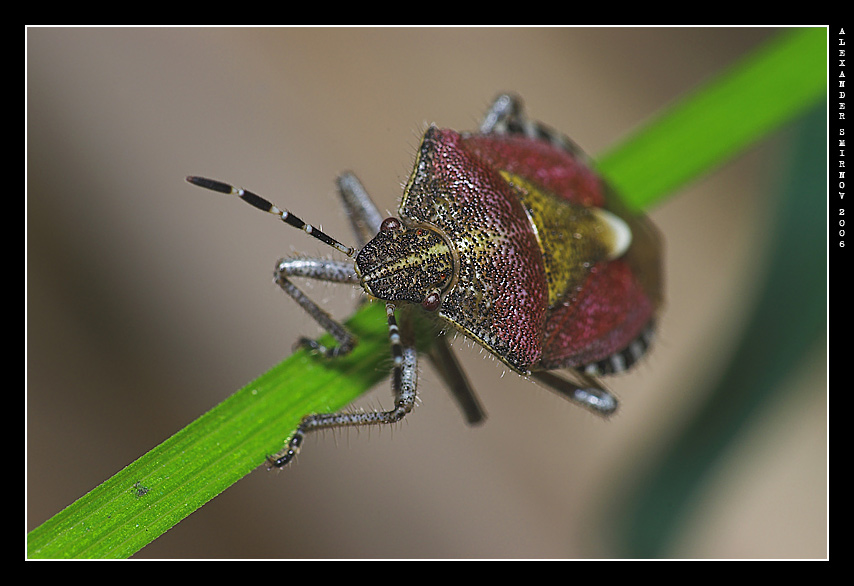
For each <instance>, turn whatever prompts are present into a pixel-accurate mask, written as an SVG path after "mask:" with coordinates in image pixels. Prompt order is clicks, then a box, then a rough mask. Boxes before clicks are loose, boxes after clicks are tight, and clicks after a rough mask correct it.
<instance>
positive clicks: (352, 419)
mask: <svg viewBox="0 0 854 586" xmlns="http://www.w3.org/2000/svg"><path fill="white" fill-rule="evenodd" d="M386 315H387V316H388V334H389V341H390V343H391V354H392V358H393V359H394V370H393V372H392V377H391V390H392V394H393V396H394V408H393V409H391V410H389V411H362V412H357V413H320V414H313V415H307V416H305V417H304V418H303V420H302V422H300V424H299V427H298V428H297V430H296V431H295V432H294V435H293V436H291V439H290V440H288V445H287V447H286V448H285V449H284V450H283V451H281V452H279V453H278V454H275V455H272V456H268V457H267V463H268V467H271V468H272V467H276V468H281V467H283V466H286V465H287V464H288V463H289V462H290V461H291V460H293V458H294V456H296V455H297V454H298V453H299V451H300V448H301V447H302V443H303V441H304V440H305V434H306V433H308V432H310V431H315V430H318V429H330V428H335V427H354V426H362V425H376V424H383V423H395V422H397V421H400V420H401V419H403V418H404V417H405V416H406V414H407V413H409V412H410V411H412V408H413V407H414V406H415V397H416V387H417V384H418V357H417V354H416V351H415V345H414V343H413V342H412V339H411V335H410V334H411V332H410V331H409V328H408V327H407V328H406V331H405V332H404V334H405V335H402V334H401V331H400V328H399V327H398V325H397V321H396V320H395V317H394V305H393V304H391V303H389V304H387V305H386Z"/></svg>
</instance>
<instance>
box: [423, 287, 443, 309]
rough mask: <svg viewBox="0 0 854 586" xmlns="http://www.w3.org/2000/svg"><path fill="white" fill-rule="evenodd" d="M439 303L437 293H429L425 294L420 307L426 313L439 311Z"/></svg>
mask: <svg viewBox="0 0 854 586" xmlns="http://www.w3.org/2000/svg"><path fill="white" fill-rule="evenodd" d="M441 302H442V298H441V297H440V296H439V292H438V291H431V292H430V293H428V294H427V297H425V298H424V301H422V302H421V307H423V308H424V309H426V310H427V311H436V310H437V309H439V304H440V303H441Z"/></svg>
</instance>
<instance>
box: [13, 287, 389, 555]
mask: <svg viewBox="0 0 854 586" xmlns="http://www.w3.org/2000/svg"><path fill="white" fill-rule="evenodd" d="M348 326H349V327H350V328H351V330H352V331H353V332H354V333H355V334H356V335H357V336H359V340H360V343H359V345H358V347H357V348H356V349H355V350H354V351H353V352H352V353H351V354H350V355H349V356H347V357H346V358H342V359H340V360H335V361H332V362H326V363H322V362H323V361H321V360H318V359H317V357H314V356H311V355H309V354H308V353H306V352H304V351H300V352H297V353H295V354H294V355H293V356H291V357H290V358H288V359H287V360H285V361H284V362H282V363H281V364H279V365H278V366H276V367H274V368H273V369H272V370H270V371H269V372H267V373H266V374H264V375H262V376H260V377H259V378H258V379H257V380H255V381H253V382H252V383H250V384H249V385H247V386H246V387H244V388H243V389H241V390H240V391H238V392H237V393H235V394H234V395H232V396H231V397H229V398H228V399H226V400H225V401H223V402H222V403H220V404H219V405H217V406H216V407H214V408H213V409H212V410H211V411H209V412H208V413H206V414H205V415H203V416H201V417H200V418H199V419H197V420H196V421H194V422H192V423H190V424H189V425H188V426H187V427H185V428H184V429H182V430H181V431H179V432H178V433H176V434H175V435H174V436H172V437H171V438H169V439H167V440H166V441H165V442H163V443H162V444H160V445H159V446H157V447H156V448H154V449H153V450H151V451H150V452H148V453H147V454H145V455H143V456H142V457H141V458H139V459H138V460H136V461H135V462H133V463H131V464H130V465H129V466H127V467H126V468H124V469H123V470H121V471H119V472H118V473H117V474H116V475H115V476H113V477H112V478H110V479H109V480H107V481H105V482H104V483H103V484H101V485H100V486H98V487H96V488H95V489H93V490H92V491H91V492H89V493H88V494H86V495H84V496H83V497H81V498H80V499H78V500H77V501H76V502H74V503H73V504H72V505H71V506H69V507H67V508H66V509H64V510H62V511H60V512H59V513H58V514H56V515H55V516H54V517H52V518H51V519H49V520H47V521H46V522H45V523H43V524H42V525H40V526H39V527H37V528H36V529H34V530H33V531H32V532H31V533H30V534H29V536H28V541H27V555H28V556H29V557H31V558H72V557H76V558H124V557H128V556H130V555H132V554H133V553H135V552H136V551H139V550H140V549H141V548H142V547H144V546H145V545H146V544H148V543H149V542H151V541H152V540H153V539H155V538H157V537H158V536H160V535H161V534H163V533H165V532H166V531H167V530H169V529H170V528H171V527H173V526H174V525H176V524H177V523H178V522H179V521H181V520H182V519H183V518H184V517H186V516H188V515H189V514H190V513H192V512H193V511H195V510H196V509H198V508H199V507H201V506H202V505H204V504H205V503H206V502H207V501H209V500H210V499H212V498H214V497H215V496H216V495H218V494H219V493H220V492H222V491H223V490H225V489H226V488H228V487H229V486H231V485H232V484H234V483H235V482H237V481H238V480H240V479H241V478H242V477H244V476H245V475H247V474H249V472H251V471H252V470H254V469H255V468H257V467H258V466H260V465H262V464H263V463H264V457H265V455H266V454H270V453H274V452H277V451H278V450H279V449H281V448H282V445H283V444H282V443H283V441H284V439H285V438H286V437H287V435H288V434H289V433H290V432H291V431H292V430H294V429H296V426H297V424H298V423H299V420H300V419H301V418H302V416H303V415H304V414H306V413H310V412H325V411H335V410H339V409H342V408H343V407H345V406H346V405H347V404H349V403H351V402H352V401H353V400H354V399H356V398H357V397H358V396H359V395H360V394H362V393H364V392H365V390H367V389H370V388H371V387H373V386H374V385H376V384H377V383H378V382H380V381H381V380H382V379H383V378H385V377H386V376H387V373H388V362H389V361H390V357H389V355H388V330H387V327H386V320H385V307H384V306H383V305H381V304H373V305H370V306H368V307H366V308H365V309H364V310H362V311H360V312H359V313H358V314H357V315H355V316H353V318H352V319H351V320H350V321H348Z"/></svg>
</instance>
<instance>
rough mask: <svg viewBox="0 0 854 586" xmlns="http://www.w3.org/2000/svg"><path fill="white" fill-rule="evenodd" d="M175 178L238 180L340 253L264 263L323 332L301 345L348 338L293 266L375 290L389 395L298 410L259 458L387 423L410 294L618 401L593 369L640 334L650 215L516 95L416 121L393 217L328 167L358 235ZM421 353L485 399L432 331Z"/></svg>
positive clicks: (650, 326)
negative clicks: (455, 116) (442, 121)
mask: <svg viewBox="0 0 854 586" xmlns="http://www.w3.org/2000/svg"><path fill="white" fill-rule="evenodd" d="M187 180H188V181H189V182H190V183H193V184H195V185H198V186H201V187H205V188H207V189H211V190H213V191H218V192H222V193H227V194H232V195H236V196H238V197H240V198H241V199H243V200H244V201H246V202H247V203H249V204H251V205H253V206H255V207H257V208H259V209H261V210H263V211H266V212H269V213H271V214H273V215H276V216H278V217H279V218H280V219H281V220H282V221H284V222H286V223H288V224H290V225H291V226H294V227H296V228H299V229H301V230H303V231H305V232H306V233H308V234H310V235H311V236H313V237H315V238H317V239H318V240H320V241H322V242H324V243H325V244H327V245H329V246H332V247H333V248H335V249H337V250H338V251H340V252H342V253H343V254H344V255H346V256H348V257H350V258H351V259H352V260H347V261H335V260H325V259H314V258H291V259H283V260H280V261H279V263H278V264H277V265H276V269H275V272H274V280H275V282H276V284H277V285H279V287H281V288H282V289H283V290H284V291H285V292H286V293H287V294H288V295H290V296H291V297H293V298H294V299H295V300H296V301H297V303H299V305H300V306H302V307H303V309H305V310H306V311H307V312H308V313H309V314H310V315H311V316H312V317H313V318H314V319H315V320H316V321H317V322H318V323H319V324H320V325H321V326H322V327H323V328H324V329H325V330H327V331H328V332H329V333H330V334H331V335H332V337H333V338H334V340H335V341H336V345H334V346H331V347H325V346H323V345H321V344H320V343H318V342H316V341H315V340H311V339H308V338H302V339H301V340H300V341H299V344H301V345H303V346H306V347H308V348H311V349H312V350H314V351H316V352H318V353H320V354H322V355H324V356H326V357H329V358H332V357H335V356H338V355H342V354H345V353H347V352H349V351H350V350H352V348H353V347H354V344H355V338H354V337H353V336H352V334H351V333H350V332H349V331H348V330H347V329H346V328H345V327H344V326H343V325H341V324H340V323H339V322H337V321H336V320H334V319H333V318H332V317H330V316H329V314H327V313H326V312H325V311H324V310H322V309H321V308H320V307H319V306H318V305H317V304H315V303H314V302H313V301H312V300H311V299H309V298H308V297H307V296H306V295H305V294H304V293H303V292H302V291H301V290H300V289H298V288H297V287H296V286H295V285H294V284H293V283H292V278H294V277H306V278H313V279H321V280H325V281H333V282H338V283H351V284H358V285H361V287H362V288H363V289H364V291H365V292H366V293H367V295H368V297H369V298H371V299H377V300H382V301H384V302H385V303H386V315H387V318H388V330H389V338H390V343H391V353H392V357H393V359H394V366H393V371H392V377H391V381H392V383H391V384H392V392H393V395H394V408H393V409H391V410H389V411H369V412H354V413H321V414H309V415H306V416H305V417H304V418H303V420H302V422H301V423H300V425H299V427H298V429H297V430H296V432H295V433H294V434H293V435H292V436H291V437H290V439H289V440H288V441H287V444H286V447H285V449H284V450H283V451H282V452H280V453H278V454H276V455H274V456H270V457H268V461H269V464H270V465H271V466H276V467H281V466H284V465H286V464H287V463H288V462H290V461H291V460H292V459H293V457H294V456H295V455H296V454H297V453H298V452H299V449H300V446H301V444H302V442H303V439H304V437H305V434H306V433H307V432H309V431H313V430H317V429H323V428H331V427H344V426H358V425H370V424H379V423H393V422H396V421H399V420H400V419H402V418H403V417H404V416H405V415H406V414H407V413H409V412H410V411H411V410H412V407H413V405H414V403H415V393H416V378H417V356H416V351H415V347H414V343H413V341H412V339H411V338H410V336H408V335H407V332H409V328H408V327H406V326H407V325H408V323H409V321H410V320H411V319H413V312H411V311H410V309H411V308H413V307H414V309H415V311H417V312H420V313H423V314H429V315H432V316H434V318H436V319H438V320H440V322H442V325H443V326H448V327H447V328H444V329H447V330H448V331H455V332H461V333H462V334H464V335H465V336H468V337H469V338H471V339H473V340H475V341H476V342H478V343H479V344H480V345H482V346H483V347H484V348H486V349H487V350H489V351H490V352H491V353H492V354H493V355H494V356H496V357H497V358H498V359H499V360H501V361H502V362H503V363H504V364H505V365H506V366H507V367H509V368H510V369H511V370H513V371H515V372H517V373H519V374H521V375H522V376H526V377H532V378H533V379H535V380H537V381H539V382H540V383H542V384H544V385H546V386H548V387H550V388H551V389H553V390H555V391H556V392H558V393H559V394H561V395H563V396H565V397H567V398H569V399H570V400H572V401H574V402H576V403H578V404H580V405H582V406H584V407H586V408H588V409H590V410H591V411H593V412H595V413H597V414H600V415H603V416H607V415H610V414H611V413H613V412H614V411H615V410H616V408H617V400H616V398H615V397H614V396H613V395H612V394H611V393H610V392H609V391H608V390H607V389H606V388H605V387H604V386H602V384H601V383H600V382H599V381H598V378H597V377H599V376H600V375H607V374H612V373H617V372H621V371H625V370H627V369H628V368H630V367H631V366H632V365H633V364H634V363H635V362H636V361H637V360H638V359H639V358H640V357H641V356H642V355H643V354H644V353H645V352H646V350H647V348H648V346H649V344H650V342H651V339H652V334H653V330H654V322H655V318H656V314H657V312H658V309H659V307H660V305H661V279H662V278H661V266H660V256H661V252H660V243H659V238H658V236H657V232H656V230H655V228H654V227H653V226H652V224H651V223H650V222H649V221H648V220H647V219H646V218H645V217H643V216H641V215H635V214H633V213H630V212H629V211H627V209H625V208H624V207H623V206H622V205H621V204H620V201H619V200H618V199H617V198H616V197H614V195H613V194H612V192H611V191H610V190H609V187H608V186H607V184H606V183H605V182H604V181H603V180H602V178H601V177H599V176H598V175H597V174H596V172H595V171H594V170H593V168H592V165H591V164H590V162H589V160H588V159H587V157H586V156H585V155H584V153H583V152H582V151H581V149H579V148H578V147H577V146H576V145H575V144H574V143H572V142H571V141H570V140H569V139H567V138H565V137H563V136H562V135H560V134H558V133H556V132H554V131H553V130H551V129H549V128H548V127H546V126H544V125H542V124H540V123H538V122H534V121H532V120H529V119H528V118H527V117H526V116H525V114H524V112H523V110H522V104H521V101H520V100H519V98H517V97H516V96H513V95H510V94H504V95H500V96H499V97H498V98H496V99H495V101H494V102H493V104H492V106H491V107H490V109H489V111H488V112H487V114H486V116H485V118H484V120H483V122H482V124H481V126H480V128H479V130H478V131H476V132H463V133H460V132H456V131H453V130H442V129H439V128H437V127H435V126H431V127H429V128H428V129H427V131H426V132H425V134H424V137H423V140H422V142H421V145H420V147H419V150H418V154H417V158H416V161H415V167H414V169H413V171H412V174H411V176H410V177H409V181H408V182H407V184H406V187H405V189H404V192H403V197H402V199H401V202H400V207H399V217H388V218H383V217H382V216H381V215H380V213H379V211H378V210H377V207H376V205H374V203H373V202H372V201H371V198H370V197H369V196H368V194H367V192H366V191H365V189H364V188H363V187H362V185H361V183H360V182H359V181H358V180H357V179H356V177H355V176H354V175H352V174H349V173H346V174H344V175H342V176H340V177H339V178H338V187H339V191H340V194H341V196H342V198H343V200H344V206H345V208H346V210H347V212H348V215H349V218H350V221H351V224H352V226H353V229H354V231H355V235H356V241H357V244H358V247H357V248H353V247H349V246H345V245H343V244H341V243H340V242H339V241H337V240H335V239H334V238H331V237H330V236H328V235H327V234H325V233H323V232H322V231H320V230H318V229H317V228H315V227H313V226H311V225H309V224H306V223H305V222H303V221H302V220H301V219H299V218H297V217H296V216H294V215H293V214H291V213H290V212H288V211H287V210H284V209H282V208H279V207H277V206H276V205H274V204H272V203H270V202H269V201H267V200H266V199H264V198H262V197H260V196H258V195H256V194H254V193H252V192H250V191H246V190H244V189H238V188H235V187H232V186H231V185H228V184H225V183H221V182H219V181H214V180H211V179H205V178H200V177H188V178H187ZM417 306H420V308H418V307H417ZM398 309H400V310H401V311H400V315H401V326H400V327H398V323H397V319H396V317H395V312H396V310H398ZM428 357H429V358H430V359H431V361H432V362H433V363H434V364H435V365H436V367H437V370H438V372H439V374H440V375H441V377H442V378H443V379H444V380H445V381H446V382H447V383H448V385H449V387H450V389H451V391H452V393H453V395H454V397H455V398H456V399H457V401H458V402H459V404H460V406H461V408H462V410H463V413H464V414H465V416H466V419H467V420H468V421H469V423H478V422H480V421H481V420H482V419H483V418H484V412H483V409H482V408H481V406H480V403H479V401H478V399H477V398H476V396H475V394H474V392H473V390H472V388H471V386H470V385H469V383H468V380H467V378H466V376H465V374H464V373H463V372H462V370H461V369H460V367H459V365H458V363H457V361H456V360H455V358H454V356H453V354H452V352H451V349H450V347H449V345H448V342H447V339H446V334H445V333H444V331H443V332H442V333H440V334H438V338H437V339H436V340H435V341H434V343H433V345H432V346H431V349H430V350H429V352H428ZM555 369H564V371H565V372H567V373H568V374H569V377H570V378H569V379H567V378H564V377H559V376H557V375H556V374H554V373H553V371H554V370H555Z"/></svg>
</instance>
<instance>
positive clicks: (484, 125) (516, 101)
mask: <svg viewBox="0 0 854 586" xmlns="http://www.w3.org/2000/svg"><path fill="white" fill-rule="evenodd" d="M521 116H522V99H521V98H519V96H516V95H514V94H501V95H499V96H498V97H496V98H495V100H493V102H492V105H491V106H490V107H489V110H488V111H487V112H486V116H484V117H483V122H481V124H480V132H481V133H482V134H489V133H490V132H506V131H507V127H508V126H509V125H511V122H512V121H515V122H516V124H518V123H519V119H520V117H521Z"/></svg>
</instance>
